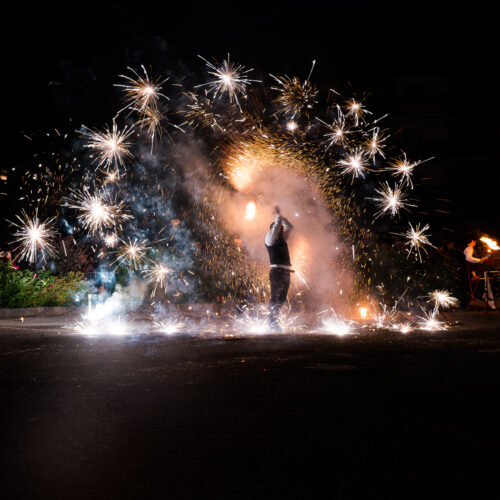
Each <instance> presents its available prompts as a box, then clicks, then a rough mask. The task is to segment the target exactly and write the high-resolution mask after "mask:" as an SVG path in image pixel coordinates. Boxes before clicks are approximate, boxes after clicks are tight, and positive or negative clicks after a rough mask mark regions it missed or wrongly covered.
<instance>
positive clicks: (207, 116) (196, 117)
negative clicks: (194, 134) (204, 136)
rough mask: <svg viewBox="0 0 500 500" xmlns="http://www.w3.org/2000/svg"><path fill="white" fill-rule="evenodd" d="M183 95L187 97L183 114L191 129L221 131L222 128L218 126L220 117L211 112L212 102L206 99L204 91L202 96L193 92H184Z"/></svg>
mask: <svg viewBox="0 0 500 500" xmlns="http://www.w3.org/2000/svg"><path fill="white" fill-rule="evenodd" d="M184 95H185V96H186V97H187V99H188V101H189V104H187V105H186V108H187V109H186V110H185V111H184V112H183V114H184V116H185V117H186V119H187V123H188V124H189V125H190V126H191V127H193V128H197V127H205V128H211V129H212V130H215V129H219V130H220V131H223V128H222V127H221V126H220V125H219V119H220V118H221V115H219V114H217V113H215V112H214V111H213V110H212V101H211V100H210V98H209V97H208V91H207V90H206V89H205V91H204V93H203V95H199V94H196V93H195V92H185V93H184Z"/></svg>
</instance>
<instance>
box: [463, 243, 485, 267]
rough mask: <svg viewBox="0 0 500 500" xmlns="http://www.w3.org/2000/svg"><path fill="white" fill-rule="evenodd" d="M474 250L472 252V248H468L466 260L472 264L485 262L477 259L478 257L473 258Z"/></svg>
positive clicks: (465, 252)
mask: <svg viewBox="0 0 500 500" xmlns="http://www.w3.org/2000/svg"><path fill="white" fill-rule="evenodd" d="M473 251H474V250H472V248H471V247H467V248H466V249H465V251H464V254H465V260H466V261H467V262H471V263H472V264H480V263H481V262H483V259H476V257H473V256H472V252H473Z"/></svg>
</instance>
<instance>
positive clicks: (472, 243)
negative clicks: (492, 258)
mask: <svg viewBox="0 0 500 500" xmlns="http://www.w3.org/2000/svg"><path fill="white" fill-rule="evenodd" d="M467 246H468V247H471V248H474V247H475V246H476V240H470V241H469V243H468V244H467Z"/></svg>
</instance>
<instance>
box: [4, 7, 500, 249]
mask: <svg viewBox="0 0 500 500" xmlns="http://www.w3.org/2000/svg"><path fill="white" fill-rule="evenodd" d="M3 17H4V24H5V26H6V27H7V28H10V31H9V32H7V31H4V33H3V34H2V38H5V39H4V40H3V41H2V47H3V49H4V50H3V51H4V54H3V58H2V59H3V60H2V66H3V68H4V71H5V73H4V77H3V79H2V87H3V89H2V95H3V110H2V112H3V117H4V123H5V124H6V125H7V132H6V134H5V135H4V140H5V145H4V148H3V150H4V156H3V159H2V162H1V164H0V170H1V174H2V180H1V181H0V191H1V192H2V195H1V196H0V200H1V203H2V205H1V209H2V213H3V214H5V216H6V217H7V218H11V217H13V213H14V212H16V211H17V210H18V209H19V208H20V206H19V203H18V202H16V200H17V199H18V198H19V192H18V184H19V175H20V174H21V173H22V172H24V171H25V170H26V169H27V168H32V167H33V166H34V165H36V159H34V158H33V153H34V151H33V147H34V146H33V143H30V141H28V140H27V139H26V138H25V137H24V136H23V134H27V135H29V136H30V137H34V136H37V137H43V135H44V134H46V133H47V132H48V131H50V130H52V129H53V128H58V129H59V130H61V131H65V130H69V131H71V130H73V131H74V130H75V129H77V128H79V126H80V125H81V124H82V123H85V124H87V125H90V126H96V127H101V126H102V125H104V124H105V123H109V122H110V120H111V118H112V117H113V116H114V113H115V112H116V110H117V109H118V106H119V103H120V102H119V93H118V92H117V89H115V88H113V83H117V82H118V81H119V80H118V77H117V75H118V74H120V73H123V72H124V71H125V68H126V66H133V67H136V68H137V67H138V66H139V65H140V64H145V65H152V67H153V69H154V71H155V72H156V73H157V74H158V73H163V74H169V73H170V72H172V74H177V75H178V74H185V75H186V77H187V79H188V81H191V80H193V81H201V78H202V76H203V63H202V62H201V61H200V60H199V59H197V57H196V56H197V54H201V55H203V56H205V57H207V58H210V57H212V56H213V57H216V58H218V59H219V60H220V59H222V58H223V57H224V56H225V54H226V53H227V52H230V53H231V55H232V57H233V58H234V59H235V60H236V61H238V62H241V63H242V64H244V65H245V66H247V67H253V68H255V73H254V74H255V75H264V76H265V75H266V74H268V73H270V72H271V73H273V74H285V73H286V74H289V75H298V76H301V77H303V78H305V77H306V76H307V74H308V72H309V69H310V65H311V61H312V60H313V59H316V60H317V67H316V69H315V71H314V74H313V78H312V79H313V81H314V82H315V83H316V84H317V85H318V86H319V88H320V89H321V90H322V91H323V92H324V93H325V92H326V91H327V90H328V88H331V87H333V88H336V89H338V90H342V91H348V92H347V93H346V92H344V95H345V96H346V97H348V96H350V94H349V92H350V91H349V86H351V88H352V90H353V92H355V93H356V95H357V96H362V95H363V94H365V93H366V94H369V96H368V100H367V106H368V108H369V109H370V110H372V111H373V112H374V114H375V115H382V114H385V113H386V112H388V113H390V117H389V118H388V119H387V120H386V121H385V122H384V126H386V127H388V128H390V130H391V132H392V137H391V141H392V143H393V144H395V145H396V146H397V147H401V148H402V149H404V151H406V152H407V153H408V155H409V157H410V159H424V158H427V157H429V156H435V157H436V158H435V160H433V161H431V162H429V163H427V164H425V165H423V166H421V167H419V168H418V178H419V184H421V189H418V191H417V192H418V196H419V198H420V200H421V202H420V209H419V210H420V212H423V214H422V220H423V221H424V220H425V221H426V222H427V221H428V222H430V223H431V225H432V229H433V231H431V232H432V233H433V234H434V235H436V236H441V237H444V238H447V239H452V240H454V241H456V242H457V243H462V239H463V238H464V237H466V232H467V231H468V230H478V231H481V232H489V233H491V234H492V236H494V237H495V236H496V237H497V238H498V237H500V234H499V232H498V229H497V225H496V222H497V220H498V213H499V210H498V208H497V206H498V202H497V191H498V186H499V184H500V183H499V180H500V173H499V172H500V171H499V169H498V165H499V162H498V160H499V154H498V141H499V135H500V134H499V127H498V118H497V112H498V109H497V108H498V105H497V100H498V89H499V85H498V83H499V82H498V77H497V76H496V75H495V72H496V65H497V60H498V55H497V45H498V43H497V39H496V37H495V31H494V29H493V28H494V27H493V19H494V16H493V13H492V12H489V11H488V10H486V9H485V8H484V7H483V6H479V4H477V6H476V4H469V5H468V8H467V9H463V10H462V9H461V8H460V7H459V5H458V4H455V5H450V6H446V4H439V3H437V2H434V3H421V2H418V3H417V2H414V3H411V4H409V3H406V2H400V3H399V4H392V3H386V2H378V3H375V2H368V1H361V0H360V1H351V2H347V1H338V0H337V1H330V2H322V1H320V2H302V3H301V4H299V5H298V6H294V5H292V4H291V3H285V2H276V3H274V2H267V3H264V4H262V3H256V2H250V3H241V2H233V3H228V2H213V3H211V2H205V3H203V4H202V5H197V4H195V3H188V2H149V3H146V2H144V3H140V2H134V3H128V2H113V3H111V2H110V3H105V2H85V1H84V2H78V3H70V2H64V3H63V2H48V3H41V2H40V3H36V4H33V5H31V4H29V3H28V4H26V3H25V4H16V5H12V4H11V5H9V6H7V7H4V11H3ZM323 95H324V94H323ZM70 120H71V121H70ZM42 145H43V142H42ZM36 147H37V148H38V147H40V142H37V143H36ZM13 168H15V169H16V170H15V171H13V170H12V169H13ZM5 179H6V180H5ZM417 215H418V214H417ZM6 230H7V226H6V223H5V222H3V226H2V239H3V240H6V239H8V237H7V236H6Z"/></svg>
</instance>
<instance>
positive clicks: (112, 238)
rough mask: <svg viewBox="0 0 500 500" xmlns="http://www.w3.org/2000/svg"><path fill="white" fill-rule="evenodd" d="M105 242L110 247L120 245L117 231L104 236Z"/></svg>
mask: <svg viewBox="0 0 500 500" xmlns="http://www.w3.org/2000/svg"><path fill="white" fill-rule="evenodd" d="M104 244H105V245H106V246H107V247H108V248H114V247H116V245H118V236H117V235H116V233H110V234H107V235H105V236H104Z"/></svg>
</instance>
